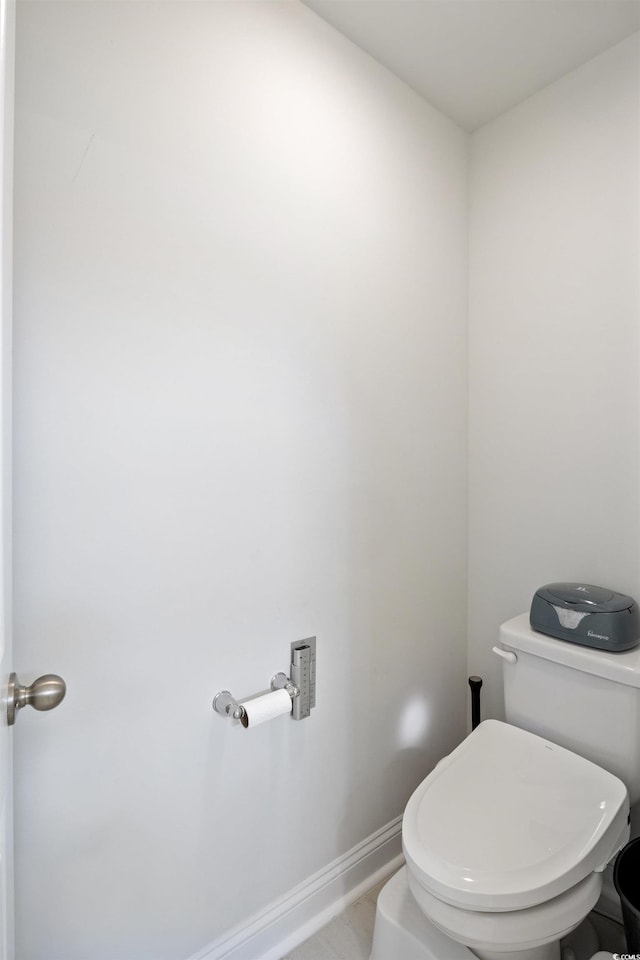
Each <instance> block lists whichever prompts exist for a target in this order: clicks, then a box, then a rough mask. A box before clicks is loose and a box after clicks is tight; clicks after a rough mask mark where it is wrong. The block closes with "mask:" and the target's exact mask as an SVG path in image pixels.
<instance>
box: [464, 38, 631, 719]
mask: <svg viewBox="0 0 640 960" xmlns="http://www.w3.org/2000/svg"><path fill="white" fill-rule="evenodd" d="M639 118H640V78H639V71H638V37H637V35H636V36H635V37H632V38H630V39H628V40H626V41H624V42H623V43H621V44H619V45H617V46H615V47H613V48H612V49H611V50H609V51H607V52H606V53H604V54H603V55H602V56H600V57H597V58H596V59H594V60H592V61H590V62H589V63H587V64H586V65H585V66H583V67H582V68H580V69H579V70H576V71H574V72H572V73H570V74H568V75H567V76H566V77H564V78H563V79H561V80H559V81H558V82H557V83H554V84H552V85H551V86H549V87H547V88H546V89H544V90H542V91H541V92H540V93H539V94H537V95H536V96H534V97H532V98H531V99H529V100H527V101H526V102H524V103H522V104H521V105H520V106H518V107H516V108H515V109H513V110H511V111H509V112H508V113H506V114H504V115H503V116H502V117H500V118H498V119H497V120H495V121H494V122H493V123H490V124H488V125H487V126H485V127H483V128H481V129H480V130H479V131H478V132H477V133H475V134H474V135H473V137H472V139H471V178H470V184H471V186H470V208H471V227H470V304H471V311H470V500H469V503H470V508H469V509H470V527H469V538H470V543H469V627H468V629H469V668H470V669H469V672H470V673H479V674H481V675H483V676H484V678H485V687H484V688H483V694H484V711H485V715H493V716H496V715H498V716H500V715H501V712H502V709H503V705H502V700H501V697H502V691H501V685H500V684H501V680H500V666H499V663H496V662H495V661H496V660H497V658H495V657H492V655H491V653H490V649H491V646H492V644H493V643H494V642H495V640H496V637H497V630H498V626H499V624H500V623H501V622H502V621H504V620H506V619H508V618H509V617H511V616H514V615H515V614H517V613H521V612H523V611H525V610H527V609H528V608H529V605H530V602H531V597H532V595H533V593H534V591H535V590H536V588H537V587H539V586H541V585H542V584H543V583H548V582H550V581H554V580H585V581H586V582H591V583H596V584H605V585H608V586H611V587H613V588H614V589H618V590H621V591H624V592H628V593H630V594H631V595H632V596H635V597H640V509H639V508H640V499H639V495H638V490H639V489H640V485H639V480H640V477H639V465H638V461H639V447H640V424H639V396H638V388H639V376H638V373H639V359H640V358H639V351H638V339H639V333H640V331H639V329H638V315H639V307H640V246H639V238H638V226H639V223H640V199H639V189H640V176H639V171H640V149H639V140H638V138H639V129H640V127H639V123H638V120H639Z"/></svg>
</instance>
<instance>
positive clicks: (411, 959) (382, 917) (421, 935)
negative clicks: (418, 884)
mask: <svg viewBox="0 0 640 960" xmlns="http://www.w3.org/2000/svg"><path fill="white" fill-rule="evenodd" d="M400 957H401V958H402V960H477V957H476V956H475V955H474V954H473V953H471V951H470V950H468V949H467V947H464V946H463V945H462V944H461V943H454V941H453V940H450V939H449V937H447V936H445V935H444V933H441V932H440V930H438V929H437V928H436V927H434V926H433V924H432V923H430V922H429V921H428V920H427V918H426V917H425V915H424V914H423V912H422V910H420V908H419V906H418V904H417V903H416V902H415V900H414V899H413V896H412V895H411V891H410V890H409V883H408V881H407V868H406V867H402V869H401V870H399V871H398V872H397V873H396V874H394V876H393V877H391V879H390V880H389V881H388V882H387V883H386V884H385V886H384V887H383V888H382V890H381V891H380V894H379V896H378V906H377V909H376V923H375V928H374V931H373V946H372V948H371V960H392V958H400Z"/></svg>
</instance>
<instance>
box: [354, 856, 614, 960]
mask: <svg viewBox="0 0 640 960" xmlns="http://www.w3.org/2000/svg"><path fill="white" fill-rule="evenodd" d="M507 956H508V955H507V954H503V958H504V960H507ZM398 957H402V960H478V957H477V955H476V954H475V953H472V952H471V950H469V949H468V948H467V947H465V946H463V945H462V944H460V943H455V942H454V941H453V940H451V939H450V938H449V937H447V936H445V934H444V933H441V932H440V930H438V929H437V928H436V927H434V926H433V924H432V923H430V922H429V920H427V918H426V917H425V915H424V914H423V913H422V911H421V910H420V908H419V907H418V905H417V903H416V902H415V900H414V899H413V896H412V894H411V891H410V890H409V883H408V881H407V868H406V867H402V869H401V870H399V871H398V872H397V873H396V874H395V875H394V876H393V877H391V879H390V880H389V881H388V882H387V883H386V885H385V886H384V887H383V889H382V890H381V892H380V895H379V897H378V906H377V910H376V923H375V929H374V933H373V945H372V948H371V958H370V960H392V958H398ZM597 957H598V960H600V958H604V957H611V954H597ZM593 960H596V957H594V958H593Z"/></svg>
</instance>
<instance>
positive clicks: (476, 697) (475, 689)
mask: <svg viewBox="0 0 640 960" xmlns="http://www.w3.org/2000/svg"><path fill="white" fill-rule="evenodd" d="M469 686H470V687H471V729H472V730H475V728H476V727H477V726H478V724H479V723H480V687H481V686H482V677H469Z"/></svg>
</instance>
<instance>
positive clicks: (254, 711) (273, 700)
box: [240, 690, 291, 727]
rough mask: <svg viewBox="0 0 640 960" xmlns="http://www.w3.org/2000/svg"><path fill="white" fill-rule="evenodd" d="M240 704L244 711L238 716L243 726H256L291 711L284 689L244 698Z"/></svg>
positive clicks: (288, 698)
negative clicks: (249, 698) (247, 698)
mask: <svg viewBox="0 0 640 960" xmlns="http://www.w3.org/2000/svg"><path fill="white" fill-rule="evenodd" d="M240 706H241V707H242V708H243V710H244V713H243V715H242V717H241V718H240V722H241V723H242V726H243V727H257V726H258V724H259V723H265V722H266V721H267V720H273V719H274V717H281V716H282V715H283V714H284V713H291V697H290V696H289V694H288V693H287V691H286V690H272V692H271V693H264V694H263V695H262V696H261V697H253V698H252V699H251V700H245V702H244V703H241V704H240Z"/></svg>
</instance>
